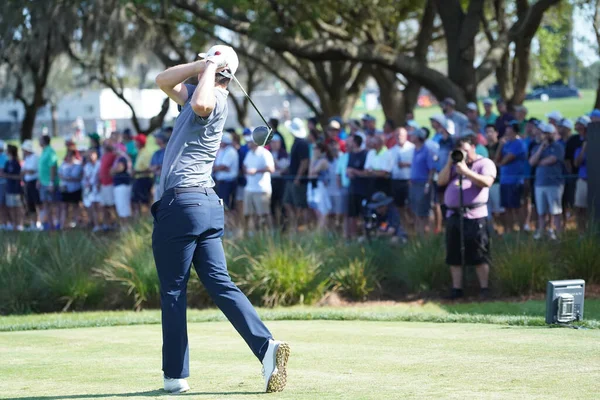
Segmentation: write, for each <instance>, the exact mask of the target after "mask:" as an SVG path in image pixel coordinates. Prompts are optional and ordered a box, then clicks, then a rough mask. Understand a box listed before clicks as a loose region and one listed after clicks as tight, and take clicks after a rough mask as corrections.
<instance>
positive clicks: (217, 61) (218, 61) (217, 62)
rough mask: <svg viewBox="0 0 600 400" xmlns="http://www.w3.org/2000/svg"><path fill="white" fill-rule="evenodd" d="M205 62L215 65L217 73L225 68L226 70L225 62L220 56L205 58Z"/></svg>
mask: <svg viewBox="0 0 600 400" xmlns="http://www.w3.org/2000/svg"><path fill="white" fill-rule="evenodd" d="M206 62H207V63H213V64H215V65H216V66H217V72H219V71H223V70H224V69H225V68H227V60H226V59H225V56H224V55H222V54H219V55H216V56H210V57H207V58H206Z"/></svg>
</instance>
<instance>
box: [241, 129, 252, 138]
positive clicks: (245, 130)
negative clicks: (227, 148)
mask: <svg viewBox="0 0 600 400" xmlns="http://www.w3.org/2000/svg"><path fill="white" fill-rule="evenodd" d="M242 136H244V137H245V136H252V129H250V128H244V130H243V131H242Z"/></svg>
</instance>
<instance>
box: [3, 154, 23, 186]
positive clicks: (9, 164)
mask: <svg viewBox="0 0 600 400" xmlns="http://www.w3.org/2000/svg"><path fill="white" fill-rule="evenodd" d="M4 173H5V174H9V175H19V174H20V173H21V164H19V162H18V161H17V160H8V161H6V163H5V164H4ZM6 193H7V194H21V179H12V178H7V179H6Z"/></svg>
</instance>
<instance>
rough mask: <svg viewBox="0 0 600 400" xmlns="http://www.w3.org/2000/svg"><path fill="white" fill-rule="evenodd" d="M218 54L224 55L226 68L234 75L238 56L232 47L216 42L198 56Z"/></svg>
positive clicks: (204, 56)
mask: <svg viewBox="0 0 600 400" xmlns="http://www.w3.org/2000/svg"><path fill="white" fill-rule="evenodd" d="M218 55H223V56H225V60H226V61H227V69H228V70H229V72H230V73H231V75H235V73H236V72H237V69H238V67H239V65H240V60H239V59H238V56H237V54H236V52H235V50H233V48H232V47H229V46H224V45H221V44H217V45H215V46H213V47H211V48H210V49H208V52H206V53H200V54H198V56H199V57H200V58H202V59H204V58H208V57H210V56H218ZM224 75H225V74H224Z"/></svg>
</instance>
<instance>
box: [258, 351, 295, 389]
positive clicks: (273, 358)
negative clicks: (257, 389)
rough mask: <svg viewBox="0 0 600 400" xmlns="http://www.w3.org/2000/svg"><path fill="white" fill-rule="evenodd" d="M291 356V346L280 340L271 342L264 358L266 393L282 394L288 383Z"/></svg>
mask: <svg viewBox="0 0 600 400" xmlns="http://www.w3.org/2000/svg"><path fill="white" fill-rule="evenodd" d="M289 356H290V345H289V344H287V343H285V342H280V341H278V340H269V347H268V348H267V352H266V353H265V357H264V358H263V362H262V363H263V371H262V373H263V377H264V378H265V392H267V393H272V392H281V391H283V389H284V388H285V384H286V382H287V371H286V367H287V362H288V358H289Z"/></svg>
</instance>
